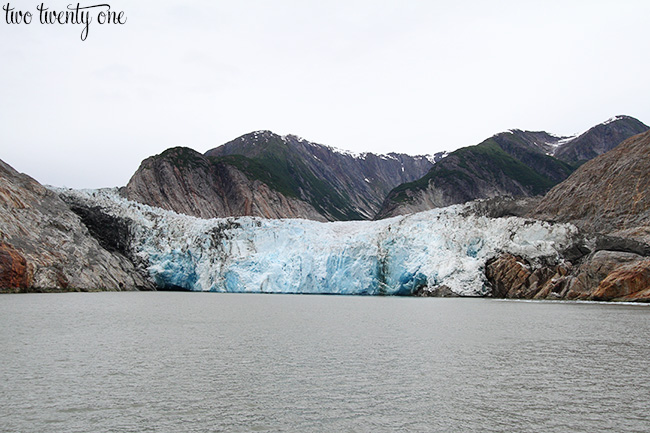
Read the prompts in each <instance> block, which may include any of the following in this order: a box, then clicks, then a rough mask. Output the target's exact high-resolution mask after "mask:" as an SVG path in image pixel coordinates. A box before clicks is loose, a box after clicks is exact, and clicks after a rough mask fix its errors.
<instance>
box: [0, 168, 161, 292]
mask: <svg viewBox="0 0 650 433" xmlns="http://www.w3.org/2000/svg"><path fill="white" fill-rule="evenodd" d="M114 241H115V239H113V242H112V246H113V247H115V248H113V250H112V251H109V250H107V249H106V248H104V247H103V246H102V245H101V244H100V241H99V240H98V239H96V238H95V237H93V235H92V234H91V233H90V232H89V230H88V228H87V227H86V226H85V225H84V224H83V223H82V221H81V219H80V217H79V216H78V215H77V214H75V213H74V212H73V211H72V210H71V209H70V207H69V206H68V205H67V204H66V203H64V202H63V201H62V200H61V199H60V198H59V196H58V195H57V194H55V193H54V192H52V191H50V190H48V189H46V188H45V187H43V186H42V185H41V184H39V183H38V182H37V181H35V180H34V179H32V178H31V177H29V176H27V175H24V174H20V173H18V172H17V171H16V170H14V169H13V168H12V167H10V166H9V165H7V164H6V163H4V162H2V161H0V291H3V292H7V291H8V292H24V291H50V290H135V289H152V288H153V286H152V284H151V283H150V282H149V281H148V280H147V279H146V278H144V277H143V276H142V274H141V273H140V272H139V271H138V270H137V269H136V268H135V266H134V265H133V263H132V262H131V261H130V260H129V259H128V258H127V257H126V256H125V255H123V254H122V253H120V252H118V249H119V246H120V244H119V242H118V243H115V242H114ZM106 242H107V245H110V244H111V240H110V238H109V239H106ZM109 248H110V246H109Z"/></svg>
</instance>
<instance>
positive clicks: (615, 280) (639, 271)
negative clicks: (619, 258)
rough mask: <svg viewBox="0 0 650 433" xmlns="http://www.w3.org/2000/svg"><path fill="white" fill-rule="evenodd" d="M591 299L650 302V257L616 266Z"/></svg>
mask: <svg viewBox="0 0 650 433" xmlns="http://www.w3.org/2000/svg"><path fill="white" fill-rule="evenodd" d="M591 299H593V300H596V301H601V300H610V299H614V300H620V301H644V302H650V259H645V260H642V261H638V262H635V263H630V264H626V265H622V266H619V267H618V268H616V270H614V271H613V272H611V273H609V274H608V275H607V277H606V278H605V279H604V280H603V281H601V283H600V284H599V286H598V289H597V290H596V291H595V292H594V293H593V295H592V296H591Z"/></svg>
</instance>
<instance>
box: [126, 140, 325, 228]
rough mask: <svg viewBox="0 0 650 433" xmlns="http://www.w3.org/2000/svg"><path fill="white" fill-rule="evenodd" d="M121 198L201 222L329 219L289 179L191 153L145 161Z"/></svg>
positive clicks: (241, 160) (247, 162) (244, 162)
mask: <svg viewBox="0 0 650 433" xmlns="http://www.w3.org/2000/svg"><path fill="white" fill-rule="evenodd" d="M122 194H123V195H124V196H125V197H126V198H128V199H130V200H134V201H138V202H141V203H145V204H148V205H151V206H156V207H160V208H163V209H168V210H173V211H176V212H179V213H184V214H187V215H193V216H197V217H201V218H214V217H219V216H242V215H250V216H259V217H263V218H307V219H313V220H321V221H324V220H325V218H324V217H323V216H322V215H321V214H320V213H318V211H316V209H314V207H313V206H312V205H310V204H309V203H307V202H305V201H303V200H300V199H299V198H298V197H297V196H296V194H295V193H294V192H293V191H292V190H291V189H290V188H289V187H288V186H287V185H286V182H285V179H283V178H281V177H280V176H278V175H277V174H276V173H274V172H273V171H271V170H269V169H267V168H266V167H264V166H262V165H261V164H259V163H257V162H256V161H253V160H251V159H249V158H246V157H243V156H229V157H222V158H217V157H209V156H204V155H202V154H200V153H198V152H196V151H194V150H192V149H189V148H186V147H175V148H172V149H168V150H166V151H165V152H163V153H161V154H160V155H156V156H152V157H150V158H147V159H145V160H144V161H143V162H142V164H141V165H140V167H139V168H138V170H137V171H136V173H135V174H134V175H133V176H132V177H131V180H129V183H128V184H127V185H126V187H125V188H124V189H123V190H122Z"/></svg>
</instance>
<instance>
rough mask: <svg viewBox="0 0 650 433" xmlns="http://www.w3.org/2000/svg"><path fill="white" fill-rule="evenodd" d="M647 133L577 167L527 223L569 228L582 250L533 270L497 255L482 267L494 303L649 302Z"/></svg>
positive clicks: (649, 146) (518, 259) (524, 262)
mask: <svg viewBox="0 0 650 433" xmlns="http://www.w3.org/2000/svg"><path fill="white" fill-rule="evenodd" d="M648 179H650V131H649V132H645V133H642V134H639V135H636V136H634V137H632V138H629V139H627V140H626V141H624V142H623V143H621V144H620V145H619V146H617V147H616V148H614V149H613V150H611V151H609V152H607V153H605V154H603V155H601V156H599V157H596V158H594V159H593V160H591V161H589V162H587V163H585V164H584V165H582V166H581V167H580V168H579V169H578V170H577V171H576V172H575V173H573V174H572V175H571V176H570V177H569V178H568V179H567V180H565V181H564V182H562V183H560V184H559V185H557V186H556V187H554V188H553V189H552V190H551V191H549V193H548V194H546V196H545V197H544V198H542V199H541V201H540V202H539V203H538V204H537V206H536V208H535V209H534V210H532V211H531V212H529V216H531V217H534V218H537V219H544V220H550V221H561V222H571V223H573V224H575V225H576V226H578V227H579V228H581V229H582V232H583V236H584V238H585V241H584V244H583V245H582V246H581V247H580V248H577V249H574V250H573V251H572V252H571V253H567V254H565V255H564V257H562V258H561V260H560V261H559V262H557V263H553V264H546V265H544V266H535V265H533V264H532V263H530V262H529V261H527V259H526V258H524V257H515V256H512V255H509V254H503V255H500V256H498V257H496V258H494V259H493V260H492V261H490V262H488V264H487V266H486V276H487V278H488V280H489V281H490V283H491V285H492V288H493V292H492V293H493V296H495V297H505V298H525V299H586V300H598V301H610V300H615V301H644V302H650V183H648Z"/></svg>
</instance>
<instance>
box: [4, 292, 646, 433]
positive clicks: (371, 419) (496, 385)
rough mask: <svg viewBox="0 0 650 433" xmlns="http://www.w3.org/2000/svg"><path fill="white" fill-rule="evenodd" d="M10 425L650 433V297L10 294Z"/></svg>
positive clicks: (31, 428) (24, 428) (17, 428)
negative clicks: (606, 300) (624, 301)
mask: <svg viewBox="0 0 650 433" xmlns="http://www.w3.org/2000/svg"><path fill="white" fill-rule="evenodd" d="M0 324H1V326H2V332H1V333H0V348H1V352H0V431H3V432H39V433H41V432H118V431H119V432H124V431H132V432H207V431H224V432H249V431H255V432H278V431H291V432H397V431H399V432H431V431H434V432H435V431H441V432H443V431H444V432H447V431H452V432H453V431H476V432H503V431H513V432H541V431H544V432H570V431H571V432H596V431H617V432H632V431H637V432H647V431H650V376H649V367H650V308H649V307H647V306H646V307H644V306H626V305H603V304H573V303H525V302H506V301H496V300H487V299H415V298H380V297H342V296H304V295H303V296H291V295H248V294H244V295H236V294H215V293H205V294H204V293H96V294H88V293H85V294H75V293H72V294H49V295H3V296H0Z"/></svg>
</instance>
